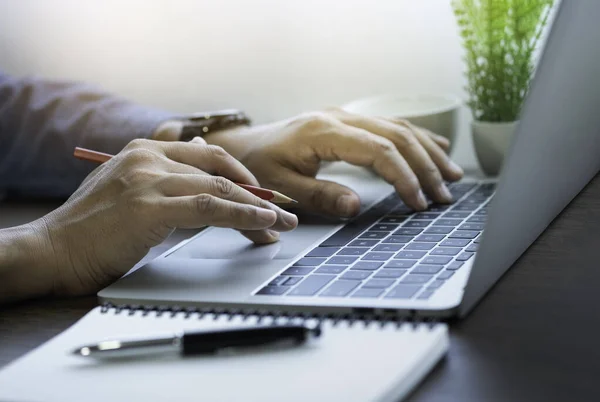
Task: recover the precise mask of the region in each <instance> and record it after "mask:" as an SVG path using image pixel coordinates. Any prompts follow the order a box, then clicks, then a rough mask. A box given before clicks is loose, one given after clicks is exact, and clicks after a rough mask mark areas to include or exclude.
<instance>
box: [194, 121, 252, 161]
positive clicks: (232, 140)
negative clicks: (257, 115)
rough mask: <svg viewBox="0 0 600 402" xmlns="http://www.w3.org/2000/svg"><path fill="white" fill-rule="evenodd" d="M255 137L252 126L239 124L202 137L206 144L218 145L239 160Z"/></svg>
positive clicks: (242, 157) (247, 150) (248, 149)
mask: <svg viewBox="0 0 600 402" xmlns="http://www.w3.org/2000/svg"><path fill="white" fill-rule="evenodd" d="M255 137H256V131H255V130H254V128H253V127H249V126H239V127H233V128H229V129H225V130H220V131H215V132H212V133H208V134H206V135H205V136H204V137H203V138H204V140H205V141H206V143H207V144H210V145H218V146H220V147H221V148H223V149H224V150H225V151H227V153H229V154H230V155H231V156H233V157H234V158H236V159H237V160H240V161H241V160H243V159H244V157H245V155H246V154H247V153H248V152H249V151H250V148H251V147H252V145H253V144H254V143H255V141H254V139H255Z"/></svg>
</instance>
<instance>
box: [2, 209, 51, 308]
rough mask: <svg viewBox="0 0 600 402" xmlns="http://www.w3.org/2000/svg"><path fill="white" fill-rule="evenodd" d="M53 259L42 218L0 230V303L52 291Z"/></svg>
mask: <svg viewBox="0 0 600 402" xmlns="http://www.w3.org/2000/svg"><path fill="white" fill-rule="evenodd" d="M53 261H54V256H53V252H52V246H51V244H50V242H49V240H48V237H47V236H46V232H45V229H44V225H43V223H42V222H41V221H35V222H32V223H29V224H26V225H22V226H16V227H12V228H7V229H2V230H0V303H6V302H12V301H18V300H22V299H26V298H32V297H41V296H47V295H49V294H51V293H52V287H53V281H54V271H55V267H54V266H53Z"/></svg>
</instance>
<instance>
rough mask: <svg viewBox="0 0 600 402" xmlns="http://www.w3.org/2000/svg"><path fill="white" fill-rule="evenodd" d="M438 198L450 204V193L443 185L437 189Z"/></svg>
mask: <svg viewBox="0 0 600 402" xmlns="http://www.w3.org/2000/svg"><path fill="white" fill-rule="evenodd" d="M437 193H438V196H439V197H440V199H441V200H442V201H445V202H452V193H450V190H448V187H446V185H445V184H441V185H440V186H439V187H438V189H437Z"/></svg>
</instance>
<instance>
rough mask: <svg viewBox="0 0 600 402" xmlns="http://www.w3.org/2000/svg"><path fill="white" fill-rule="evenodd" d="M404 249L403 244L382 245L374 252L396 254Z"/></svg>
mask: <svg viewBox="0 0 600 402" xmlns="http://www.w3.org/2000/svg"><path fill="white" fill-rule="evenodd" d="M402 247H404V245H402V244H380V245H378V246H377V247H375V248H374V249H373V251H387V252H396V251H400V249H401V248H402Z"/></svg>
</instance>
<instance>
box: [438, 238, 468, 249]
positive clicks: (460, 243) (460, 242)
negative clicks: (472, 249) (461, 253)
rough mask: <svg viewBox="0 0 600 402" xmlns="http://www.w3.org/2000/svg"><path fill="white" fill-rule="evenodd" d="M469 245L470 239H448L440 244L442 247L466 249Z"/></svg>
mask: <svg viewBox="0 0 600 402" xmlns="http://www.w3.org/2000/svg"><path fill="white" fill-rule="evenodd" d="M467 244H469V240H468V239H446V240H444V241H443V242H441V243H440V246H442V247H464V246H466V245H467Z"/></svg>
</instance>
